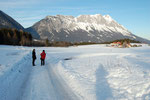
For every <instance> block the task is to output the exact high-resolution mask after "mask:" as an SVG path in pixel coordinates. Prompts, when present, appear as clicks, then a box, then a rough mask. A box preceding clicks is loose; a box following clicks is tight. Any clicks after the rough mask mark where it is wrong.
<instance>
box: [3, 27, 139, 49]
mask: <svg viewBox="0 0 150 100" xmlns="http://www.w3.org/2000/svg"><path fill="white" fill-rule="evenodd" d="M125 41H126V42H127V43H140V42H139V41H135V40H131V39H119V40H114V41H111V42H104V43H93V42H76V43H71V42H66V41H54V42H49V40H48V39H45V40H37V41H33V39H32V35H31V34H30V33H28V32H24V31H23V30H17V29H7V28H3V29H0V44H4V45H22V46H55V47H68V46H75V45H91V44H110V43H112V42H121V43H123V42H125Z"/></svg>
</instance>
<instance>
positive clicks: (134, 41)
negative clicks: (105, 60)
mask: <svg viewBox="0 0 150 100" xmlns="http://www.w3.org/2000/svg"><path fill="white" fill-rule="evenodd" d="M113 42H121V44H123V43H124V42H127V43H141V42H140V41H136V40H131V39H118V40H114V41H111V42H103V43H102V44H110V43H113Z"/></svg>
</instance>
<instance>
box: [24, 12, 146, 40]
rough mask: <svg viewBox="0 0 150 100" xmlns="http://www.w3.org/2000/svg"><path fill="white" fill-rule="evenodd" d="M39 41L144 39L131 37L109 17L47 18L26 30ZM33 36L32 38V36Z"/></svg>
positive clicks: (60, 16)
mask: <svg viewBox="0 0 150 100" xmlns="http://www.w3.org/2000/svg"><path fill="white" fill-rule="evenodd" d="M27 30H28V31H29V32H31V33H32V34H34V35H35V34H37V35H40V38H41V39H46V38H48V39H49V40H50V41H68V42H97V43H99V42H106V41H112V40H116V39H122V38H129V39H134V40H138V41H142V42H149V41H148V40H146V39H143V38H140V37H137V36H135V35H133V34H132V33H131V32H130V31H128V30H127V29H126V28H124V27H123V26H122V25H120V24H118V23H117V22H116V21H115V20H113V19H112V18H111V17H110V16H109V15H104V16H102V15H100V14H96V15H80V16H78V17H73V16H64V15H56V16H47V17H45V18H44V19H42V20H41V21H39V22H37V23H35V24H34V25H33V26H32V27H30V28H28V29H27ZM34 35H33V36H34Z"/></svg>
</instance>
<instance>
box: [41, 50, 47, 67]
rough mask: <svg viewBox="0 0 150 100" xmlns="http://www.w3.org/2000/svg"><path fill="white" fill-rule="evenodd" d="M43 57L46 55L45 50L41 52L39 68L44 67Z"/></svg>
mask: <svg viewBox="0 0 150 100" xmlns="http://www.w3.org/2000/svg"><path fill="white" fill-rule="evenodd" d="M45 57H46V53H45V50H43V52H42V53H41V66H43V65H45Z"/></svg>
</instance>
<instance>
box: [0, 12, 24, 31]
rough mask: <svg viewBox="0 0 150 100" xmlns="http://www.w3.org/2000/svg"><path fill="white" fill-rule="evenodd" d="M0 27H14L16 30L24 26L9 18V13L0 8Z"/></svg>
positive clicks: (22, 28)
mask: <svg viewBox="0 0 150 100" xmlns="http://www.w3.org/2000/svg"><path fill="white" fill-rule="evenodd" d="M0 28H16V29H18V30H20V29H21V30H24V27H23V26H21V25H20V24H19V23H18V22H17V21H15V20H14V19H13V18H11V17H10V16H9V15H7V14H5V13H4V12H3V11H1V10H0Z"/></svg>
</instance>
